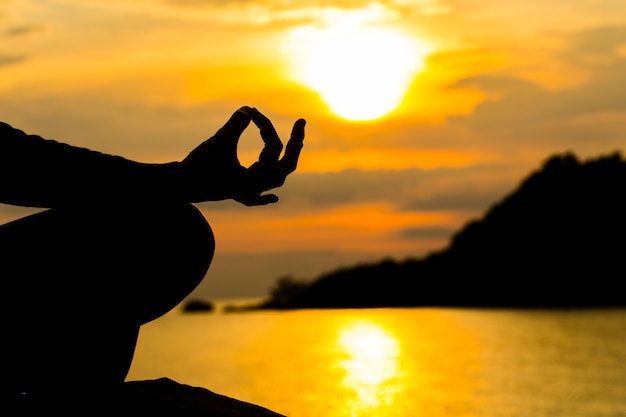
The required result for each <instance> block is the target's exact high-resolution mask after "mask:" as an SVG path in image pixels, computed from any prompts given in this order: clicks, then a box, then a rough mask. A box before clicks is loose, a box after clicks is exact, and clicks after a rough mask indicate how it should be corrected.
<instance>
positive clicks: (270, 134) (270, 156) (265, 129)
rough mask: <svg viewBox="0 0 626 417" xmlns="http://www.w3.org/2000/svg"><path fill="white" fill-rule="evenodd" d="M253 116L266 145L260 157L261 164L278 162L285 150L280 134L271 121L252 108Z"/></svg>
mask: <svg viewBox="0 0 626 417" xmlns="http://www.w3.org/2000/svg"><path fill="white" fill-rule="evenodd" d="M251 114H252V121H253V122H254V124H255V125H256V126H257V127H258V128H259V131H260V133H261V139H263V143H264V144H265V146H264V147H263V149H262V150H261V154H260V155H259V162H261V163H266V162H276V161H278V157H279V156H280V153H281V152H282V150H283V143H282V142H281V141H280V138H279V137H278V133H276V129H274V125H272V122H271V121H270V119H268V118H267V117H265V116H264V115H263V114H261V112H260V111H258V110H257V109H255V108H252V113H251Z"/></svg>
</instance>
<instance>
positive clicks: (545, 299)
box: [252, 153, 626, 309]
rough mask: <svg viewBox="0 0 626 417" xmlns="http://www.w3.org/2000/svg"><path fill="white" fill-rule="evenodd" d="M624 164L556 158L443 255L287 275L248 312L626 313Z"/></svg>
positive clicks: (472, 225) (618, 158)
mask: <svg viewBox="0 0 626 417" xmlns="http://www.w3.org/2000/svg"><path fill="white" fill-rule="evenodd" d="M624 213H626V162H625V161H624V160H623V158H622V157H621V155H620V154H619V153H615V154H613V155H609V156H605V157H600V158H597V159H592V160H588V161H585V162H581V161H579V160H578V159H577V158H576V157H575V156H574V155H572V154H569V153H567V154H563V155H557V156H554V157H552V158H550V159H549V160H547V161H546V162H545V164H544V165H543V167H542V168H541V170H539V171H538V172H535V173H533V174H532V175H530V176H529V177H528V178H527V179H526V180H525V181H523V182H522V184H521V185H520V186H519V188H518V189H517V190H515V191H514V192H513V193H511V194H510V195H509V196H507V197H506V198H504V199H503V200H502V201H501V202H498V203H497V204H495V205H494V206H493V207H491V209H490V210H488V212H487V213H486V214H485V215H484V217H483V218H482V219H480V220H475V221H472V222H471V223H469V224H468V225H466V226H465V227H464V228H463V229H462V230H461V231H459V232H458V233H457V234H456V235H455V236H454V237H453V238H452V240H451V243H450V245H449V247H447V248H446V249H444V250H442V251H439V252H436V253H432V254H430V255H428V256H426V257H424V258H421V259H409V260H406V261H402V262H398V261H393V260H384V261H381V262H379V263H373V264H363V265H356V266H353V267H348V268H344V269H340V270H336V271H333V272H329V273H327V274H324V275H322V276H320V277H318V278H317V279H315V280H313V281H312V282H305V281H302V280H296V279H293V278H290V277H285V278H282V279H280V280H278V282H277V283H276V285H275V287H274V288H273V289H272V292H271V294H270V296H269V297H268V299H267V300H266V301H264V302H263V303H262V304H261V305H260V306H252V308H256V307H260V308H272V309H287V308H346V307H399V306H471V307H548V308H551V307H565V308H570V307H611V306H626V292H625V291H624V290H623V287H624V284H626V274H625V268H626V264H624V259H626V258H625V253H626V216H625V215H624Z"/></svg>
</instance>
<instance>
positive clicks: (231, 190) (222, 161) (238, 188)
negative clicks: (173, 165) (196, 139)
mask: <svg viewBox="0 0 626 417" xmlns="http://www.w3.org/2000/svg"><path fill="white" fill-rule="evenodd" d="M251 121H252V122H253V123H254V124H255V125H256V126H257V127H258V128H259V130H260V133H261V138H262V139H263V143H264V147H263V149H262V150H261V153H260V155H259V160H258V161H257V162H255V163H253V164H252V165H251V166H250V167H248V168H246V167H244V166H242V165H241V163H240V162H239V158H238V157H237V144H238V142H239V137H240V136H241V134H242V133H243V131H244V130H245V129H246V127H248V125H249V124H250V122H251ZM305 123H306V122H305V121H304V119H299V120H297V121H296V122H295V123H294V126H293V130H292V132H291V138H290V139H289V142H287V146H286V148H285V154H284V156H283V157H282V158H280V154H281V152H282V150H283V143H282V142H281V140H280V138H279V137H278V134H277V133H276V130H275V129H274V126H273V125H272V122H270V120H269V119H268V118H267V117H265V116H264V115H263V114H261V113H260V112H259V111H258V110H257V109H255V108H251V107H242V108H240V109H239V110H237V111H236V112H235V113H234V114H233V115H232V116H231V118H230V119H229V120H228V122H226V124H225V125H224V126H222V127H221V128H220V129H219V130H218V131H217V133H216V134H215V135H214V136H213V137H211V138H210V139H207V140H206V141H205V142H203V143H202V144H200V146H198V147H197V148H195V149H194V150H193V151H191V152H190V153H189V155H187V157H186V158H185V159H184V160H183V161H182V163H183V165H184V166H186V167H187V168H188V169H189V171H190V174H191V181H192V184H190V185H191V194H192V195H191V198H192V200H193V202H201V201H217V200H225V199H229V198H232V199H234V200H236V201H238V202H240V203H242V204H245V205H247V206H256V205H263V204H269V203H275V202H277V201H278V197H277V196H276V195H274V194H263V193H264V192H265V191H268V190H271V189H273V188H276V187H280V186H281V185H283V184H284V182H285V179H286V178H287V175H289V174H290V173H292V172H293V171H295V169H296V166H297V164H298V157H299V156H300V150H301V149H302V146H303V144H302V143H303V140H304V125H305Z"/></svg>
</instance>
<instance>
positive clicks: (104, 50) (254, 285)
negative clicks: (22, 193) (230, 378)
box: [0, 0, 626, 297]
mask: <svg viewBox="0 0 626 417" xmlns="http://www.w3.org/2000/svg"><path fill="white" fill-rule="evenodd" d="M0 28H1V29H0V114H1V117H0V120H2V121H4V122H7V123H9V124H11V125H13V126H15V127H18V128H20V129H22V130H25V131H27V132H29V133H34V134H40V135H42V136H44V137H48V138H53V139H57V140H59V141H63V142H67V143H70V144H74V145H78V146H84V147H88V148H92V149H96V150H99V151H103V152H108V153H112V154H117V155H121V156H125V157H127V158H131V159H135V160H139V161H144V162H165V161H172V160H180V159H181V158H183V157H184V156H185V155H186V153H187V152H189V151H190V150H191V149H192V148H193V147H195V146H196V145H197V144H199V143H200V141H202V140H203V139H204V138H206V137H208V136H210V135H211V134H212V133H213V132H214V131H215V130H216V129H217V128H219V127H220V126H221V124H222V123H223V122H224V121H225V120H226V119H227V118H228V117H229V116H230V114H231V113H232V112H233V111H234V110H236V109H237V108H238V107H240V106H241V105H251V106H255V107H257V108H259V109H260V110H261V111H262V112H264V113H265V114H266V115H268V116H269V117H270V118H271V119H272V120H273V121H274V123H275V125H276V128H277V130H278V132H279V133H281V134H282V135H283V137H284V138H285V139H286V138H287V136H288V134H289V131H290V128H291V124H292V123H293V122H294V121H295V120H296V119H297V118H299V117H304V118H306V119H307V121H308V124H307V132H306V133H307V137H306V141H305V149H304V151H303V154H302V159H301V162H300V165H299V169H298V171H297V172H296V173H295V174H293V175H292V177H290V178H289V179H288V181H287V183H286V184H285V186H284V187H283V188H282V189H281V190H278V192H277V193H278V195H279V197H280V198H281V201H280V202H279V203H278V204H277V205H273V206H270V207H260V208H247V207H241V206H238V205H237V204H236V203H233V202H219V203H203V204H201V205H200V207H201V209H202V210H203V212H204V213H205V214H206V216H207V218H208V219H209V221H210V222H211V224H212V225H213V227H214V229H215V232H216V237H217V244H218V247H217V253H216V258H215V264H214V267H213V268H212V269H211V271H210V272H209V279H207V280H206V282H205V283H203V284H202V288H200V289H199V291H201V292H203V294H207V295H209V296H211V295H214V296H219V297H221V296H235V295H262V294H264V293H265V290H266V289H267V287H268V286H269V285H270V284H271V282H273V280H274V278H276V277H277V276H279V275H284V274H287V273H292V274H294V275H296V276H301V277H305V278H312V277H314V276H316V275H317V274H318V273H320V272H322V271H326V270H329V269H332V268H334V267H336V266H338V265H345V264H350V263H353V262H357V261H361V260H375V259H380V258H382V257H386V256H391V257H396V258H403V257H406V256H418V255H421V254H424V253H426V252H428V251H431V250H436V249H440V248H443V247H445V245H446V243H447V241H448V239H449V237H450V236H451V234H452V233H453V232H454V231H455V230H458V229H459V228H460V227H462V225H463V224H465V223H466V222H467V221H468V220H469V219H472V218H475V217H477V216H479V215H480V214H481V213H483V212H484V211H485V210H486V209H487V208H488V207H489V206H490V205H491V204H492V203H494V202H495V201H497V200H499V199H501V198H502V197H503V196H504V195H505V194H507V193H508V192H510V191H512V190H513V189H514V187H515V186H516V185H517V184H518V183H519V181H521V180H522V178H523V177H525V176H526V175H527V174H528V173H529V172H530V171H531V170H534V169H537V168H538V167H539V166H540V165H541V163H542V161H543V160H545V159H546V158H547V157H548V156H549V155H551V154H553V153H556V152H564V151H574V152H575V153H577V154H578V155H579V156H580V157H583V158H585V157H590V156H598V155H600V154H606V153H609V152H612V151H614V150H623V149H624V144H626V127H625V126H626V87H625V86H626V84H624V75H625V74H626V2H623V1H621V0H604V1H594V2H590V1H583V0H555V1H551V2H546V1H543V0H541V1H539V0H530V1H513V2H496V1H486V0H482V1H481V0H479V1H463V0H456V1H455V0H452V1H445V0H442V1H437V0H421V1H419V0H418V1H403V0H387V1H360V0H345V1H331V0H328V1H309V0H298V1H297V0H293V1H278V0H263V1H246V0H239V1H217V0H214V1H194V0H178V1H176V0H170V1H167V0H162V1H156V0H136V1H117V0H115V1H110V0H81V1H78V0H65V1H62V0H57V1H54V0H53V1H49V2H39V1H34V0H30V1H29V0H27V1H16V0H5V1H0ZM333 111H334V112H335V113H333ZM342 116H344V117H342ZM346 116H348V117H352V118H363V117H376V118H375V119H373V120H348V119H346V118H345V117H346ZM259 146H260V140H259V138H258V135H257V134H256V132H254V131H252V130H250V131H249V132H246V134H245V135H244V137H243V138H242V141H241V146H240V153H241V159H242V161H243V162H245V163H246V164H248V163H251V162H252V161H253V160H254V158H255V156H256V153H257V152H258V149H259ZM28 212H29V211H28V210H27V209H19V208H13V207H8V206H0V221H6V220H9V219H12V218H16V217H19V216H21V215H24V214H26V213H28ZM251 278H252V279H254V280H255V281H250V279H251Z"/></svg>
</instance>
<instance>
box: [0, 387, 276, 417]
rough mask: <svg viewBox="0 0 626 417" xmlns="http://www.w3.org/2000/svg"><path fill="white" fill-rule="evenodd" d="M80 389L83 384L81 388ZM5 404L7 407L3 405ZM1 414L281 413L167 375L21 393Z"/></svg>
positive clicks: (186, 416)
mask: <svg viewBox="0 0 626 417" xmlns="http://www.w3.org/2000/svg"><path fill="white" fill-rule="evenodd" d="M81 390H84V387H82V388H81ZM7 407H8V409H7ZM2 408H3V409H4V411H3V412H2V415H3V416H20V417H31V416H32V417H35V416H37V417H39V416H44V415H56V414H59V415H63V416H81V417H88V416H111V417H131V416H132V417H285V416H283V415H281V414H278V413H275V412H273V411H270V410H268V409H266V408H263V407H260V406H258V405H254V404H251V403H247V402H244V401H240V400H236V399H234V398H230V397H227V396H224V395H220V394H216V393H214V392H212V391H209V390H208V389H205V388H200V387H193V386H190V385H184V384H180V383H178V382H176V381H173V380H171V379H169V378H159V379H155V380H146V381H130V382H125V383H124V384H123V385H122V386H121V387H120V388H118V389H115V390H107V391H102V390H98V391H97V392H92V393H89V394H85V393H84V391H82V392H81V393H80V394H79V393H78V392H72V391H71V390H67V391H64V392H63V394H60V393H59V391H57V393H55V395H54V396H53V397H50V396H48V397H37V398H34V397H29V396H28V395H21V396H19V397H18V398H17V399H15V398H14V401H7V402H5V404H4V406H3V407H2Z"/></svg>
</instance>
